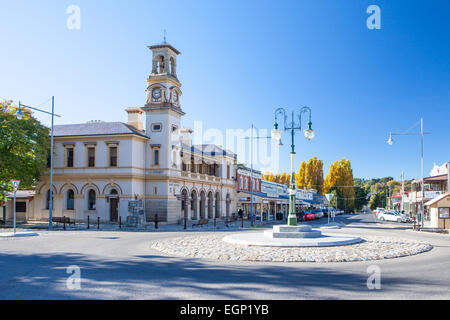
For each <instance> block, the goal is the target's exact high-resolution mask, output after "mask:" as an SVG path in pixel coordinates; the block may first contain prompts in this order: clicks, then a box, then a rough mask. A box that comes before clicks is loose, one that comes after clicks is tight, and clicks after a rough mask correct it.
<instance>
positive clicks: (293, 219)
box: [272, 107, 315, 226]
mask: <svg viewBox="0 0 450 320" xmlns="http://www.w3.org/2000/svg"><path fill="white" fill-rule="evenodd" d="M305 112H308V113H309V122H308V129H306V130H304V135H305V138H306V139H308V140H311V139H313V138H314V135H315V132H314V130H313V129H312V128H311V125H312V122H311V109H310V108H309V107H303V108H301V109H300V110H299V112H298V114H297V117H298V122H296V121H295V119H294V112H292V113H291V121H290V124H288V122H287V116H286V111H285V109H283V108H278V109H277V110H275V125H274V129H273V130H272V138H273V139H275V140H277V141H279V140H280V139H281V130H279V129H278V122H277V115H279V114H282V115H283V120H284V121H283V127H284V130H285V131H291V179H290V186H289V215H288V219H287V224H288V225H289V226H296V225H297V214H296V210H295V207H296V203H295V193H296V188H295V172H294V156H295V145H294V135H295V130H299V131H300V130H301V129H302V128H301V127H302V114H303V113H305Z"/></svg>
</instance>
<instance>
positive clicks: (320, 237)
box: [223, 225, 363, 247]
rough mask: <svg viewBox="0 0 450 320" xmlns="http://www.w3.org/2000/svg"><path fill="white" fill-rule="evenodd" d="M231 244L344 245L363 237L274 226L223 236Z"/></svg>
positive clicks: (305, 227) (301, 227) (273, 245)
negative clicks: (262, 230) (260, 231)
mask: <svg viewBox="0 0 450 320" xmlns="http://www.w3.org/2000/svg"><path fill="white" fill-rule="evenodd" d="M223 241H225V242H228V243H231V244H240V245H249V246H262V247H329V246H344V245H350V244H355V243H359V242H362V241H363V239H361V238H360V237H357V236H352V235H342V234H332V233H326V234H323V233H322V231H320V230H314V229H312V227H311V226H286V225H281V226H274V227H273V230H266V231H264V233H242V232H240V233H236V234H232V235H228V236H226V237H224V238H223Z"/></svg>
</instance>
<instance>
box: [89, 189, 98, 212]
mask: <svg viewBox="0 0 450 320" xmlns="http://www.w3.org/2000/svg"><path fill="white" fill-rule="evenodd" d="M95 201H96V195H95V191H94V190H92V189H91V190H89V193H88V210H95V209H96V207H95Z"/></svg>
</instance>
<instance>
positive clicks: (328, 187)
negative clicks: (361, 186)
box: [323, 159, 355, 212]
mask: <svg viewBox="0 0 450 320" xmlns="http://www.w3.org/2000/svg"><path fill="white" fill-rule="evenodd" d="M332 191H335V192H336V197H337V198H338V199H337V200H336V201H337V206H338V208H339V209H344V210H346V211H347V212H351V211H353V210H354V209H355V189H354V181H353V171H352V168H351V164H350V160H346V159H342V160H341V161H335V162H334V163H333V164H332V165H331V166H330V171H329V172H328V174H327V176H326V177H325V181H324V188H323V193H324V194H325V193H330V192H332Z"/></svg>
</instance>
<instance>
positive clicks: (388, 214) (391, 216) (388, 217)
mask: <svg viewBox="0 0 450 320" xmlns="http://www.w3.org/2000/svg"><path fill="white" fill-rule="evenodd" d="M378 216H379V219H380V220H381V221H396V222H406V217H405V216H403V215H401V214H400V212H396V211H392V210H386V211H381V212H380V213H379V214H378Z"/></svg>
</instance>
